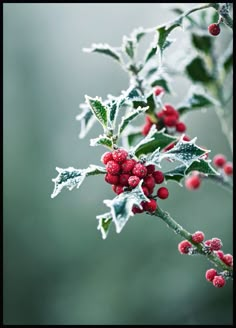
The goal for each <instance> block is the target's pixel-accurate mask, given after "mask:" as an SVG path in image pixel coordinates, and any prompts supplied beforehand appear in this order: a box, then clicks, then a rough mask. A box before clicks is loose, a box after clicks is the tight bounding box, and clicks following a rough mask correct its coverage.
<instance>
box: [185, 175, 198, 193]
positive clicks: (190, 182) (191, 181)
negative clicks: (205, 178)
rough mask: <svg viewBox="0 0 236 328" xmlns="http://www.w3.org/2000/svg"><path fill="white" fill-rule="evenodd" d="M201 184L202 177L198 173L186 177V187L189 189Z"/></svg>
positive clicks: (196, 187)
mask: <svg viewBox="0 0 236 328" xmlns="http://www.w3.org/2000/svg"><path fill="white" fill-rule="evenodd" d="M200 184H201V179H200V177H199V176H198V175H192V176H189V177H187V178H186V179H185V187H186V188H187V189H189V190H193V189H198V188H199V187H200Z"/></svg>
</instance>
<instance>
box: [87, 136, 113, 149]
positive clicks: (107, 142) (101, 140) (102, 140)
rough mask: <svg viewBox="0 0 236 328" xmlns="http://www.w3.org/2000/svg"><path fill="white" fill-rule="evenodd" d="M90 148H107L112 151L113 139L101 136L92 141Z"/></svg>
mask: <svg viewBox="0 0 236 328" xmlns="http://www.w3.org/2000/svg"><path fill="white" fill-rule="evenodd" d="M90 146H105V147H107V148H109V149H111V148H112V139H110V138H109V137H107V136H106V135H104V134H103V135H100V136H99V137H98V138H94V139H90Z"/></svg>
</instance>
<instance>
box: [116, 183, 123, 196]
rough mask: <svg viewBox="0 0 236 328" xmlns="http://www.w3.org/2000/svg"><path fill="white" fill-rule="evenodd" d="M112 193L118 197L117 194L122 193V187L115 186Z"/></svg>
mask: <svg viewBox="0 0 236 328" xmlns="http://www.w3.org/2000/svg"><path fill="white" fill-rule="evenodd" d="M114 191H115V193H116V194H117V195H119V194H121V193H122V192H124V187H123V186H120V185H118V186H116V188H115V190H114Z"/></svg>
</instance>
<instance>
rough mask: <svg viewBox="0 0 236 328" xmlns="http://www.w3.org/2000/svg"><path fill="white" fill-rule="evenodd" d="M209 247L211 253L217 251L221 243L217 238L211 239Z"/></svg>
mask: <svg viewBox="0 0 236 328" xmlns="http://www.w3.org/2000/svg"><path fill="white" fill-rule="evenodd" d="M210 246H211V249H212V250H213V251H218V250H219V249H221V247H222V246H223V245H222V241H221V240H220V239H219V238H212V239H211V245H210Z"/></svg>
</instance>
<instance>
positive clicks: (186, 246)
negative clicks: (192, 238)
mask: <svg viewBox="0 0 236 328" xmlns="http://www.w3.org/2000/svg"><path fill="white" fill-rule="evenodd" d="M190 248H192V244H191V243H190V242H189V241H188V240H183V241H181V242H180V243H179V244H178V250H179V252H180V253H181V254H188V253H189V250H190Z"/></svg>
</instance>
